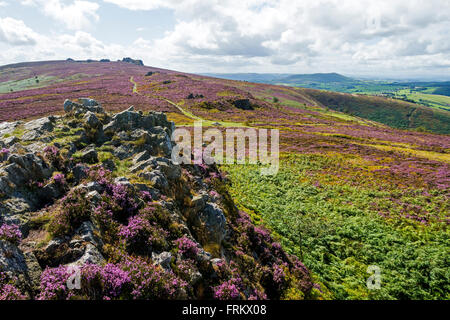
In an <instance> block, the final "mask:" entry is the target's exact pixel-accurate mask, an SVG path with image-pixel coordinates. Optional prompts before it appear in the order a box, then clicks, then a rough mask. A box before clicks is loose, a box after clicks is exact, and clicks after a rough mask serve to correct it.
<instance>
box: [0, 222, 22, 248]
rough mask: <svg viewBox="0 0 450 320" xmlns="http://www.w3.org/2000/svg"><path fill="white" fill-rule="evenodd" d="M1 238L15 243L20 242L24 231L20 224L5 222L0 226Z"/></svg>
mask: <svg viewBox="0 0 450 320" xmlns="http://www.w3.org/2000/svg"><path fill="white" fill-rule="evenodd" d="M0 240H6V241H9V242H11V243H14V244H19V243H20V241H21V240H22V232H21V231H20V228H19V226H18V225H15V224H3V225H1V226H0Z"/></svg>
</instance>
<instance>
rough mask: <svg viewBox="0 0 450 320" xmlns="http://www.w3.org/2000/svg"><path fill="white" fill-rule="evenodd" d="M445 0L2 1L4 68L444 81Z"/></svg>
mask: <svg viewBox="0 0 450 320" xmlns="http://www.w3.org/2000/svg"><path fill="white" fill-rule="evenodd" d="M449 30H450V0H424V1H422V0H308V1H306V0H302V1H300V0H279V1H265V0H99V1H94V0H0V65H5V64H10V63H16V62H23V61H38V60H61V59H67V58H69V57H70V58H73V59H77V60H78V59H80V60H81V59H102V58H109V59H111V60H117V59H122V58H123V57H132V58H135V59H142V60H143V61H144V63H145V65H148V66H154V67H160V68H167V69H173V70H178V71H184V72H193V73H245V72H255V73H316V72H339V73H342V74H344V75H350V76H360V77H373V78H380V79H386V78H392V79H401V78H411V79H412V78H417V79H436V80H445V79H447V80H450V32H449Z"/></svg>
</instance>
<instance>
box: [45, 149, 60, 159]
mask: <svg viewBox="0 0 450 320" xmlns="http://www.w3.org/2000/svg"><path fill="white" fill-rule="evenodd" d="M44 154H45V157H46V158H47V159H49V160H52V159H55V158H56V157H57V156H58V154H59V149H58V148H57V147H55V146H46V147H45V148H44Z"/></svg>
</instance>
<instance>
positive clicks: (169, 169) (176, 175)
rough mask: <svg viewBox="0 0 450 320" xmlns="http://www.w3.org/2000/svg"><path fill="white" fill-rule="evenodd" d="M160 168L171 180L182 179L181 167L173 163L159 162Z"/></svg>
mask: <svg viewBox="0 0 450 320" xmlns="http://www.w3.org/2000/svg"><path fill="white" fill-rule="evenodd" d="M157 164H158V168H159V169H160V170H161V171H162V172H163V173H164V175H165V176H166V177H167V179H169V180H178V179H180V177H181V167H180V166H179V165H175V164H172V163H171V162H161V161H157Z"/></svg>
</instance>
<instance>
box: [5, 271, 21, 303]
mask: <svg viewBox="0 0 450 320" xmlns="http://www.w3.org/2000/svg"><path fill="white" fill-rule="evenodd" d="M26 298H27V297H26V296H25V295H23V294H22V293H21V292H20V290H19V289H17V288H16V287H15V286H14V285H13V284H12V281H10V279H8V277H7V276H6V274H4V273H3V272H0V301H2V300H24V299H26Z"/></svg>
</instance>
